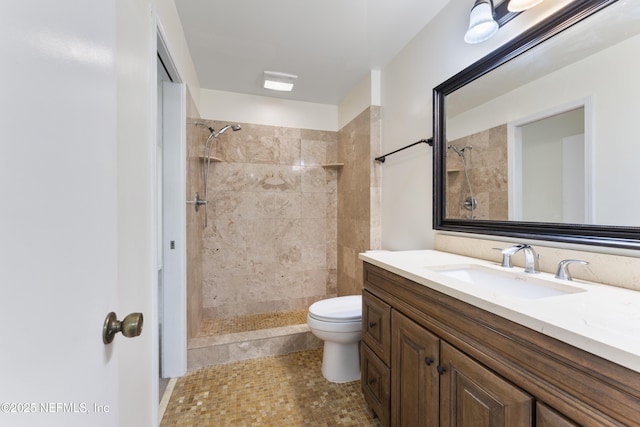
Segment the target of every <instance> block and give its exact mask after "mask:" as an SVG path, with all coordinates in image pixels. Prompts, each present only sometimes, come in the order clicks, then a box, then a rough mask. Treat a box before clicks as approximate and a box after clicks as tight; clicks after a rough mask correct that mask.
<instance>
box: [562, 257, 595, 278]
mask: <svg viewBox="0 0 640 427" xmlns="http://www.w3.org/2000/svg"><path fill="white" fill-rule="evenodd" d="M569 264H582V265H588V264H589V263H588V262H587V261H583V260H581V259H564V260H562V261H560V262H559V263H558V271H557V272H556V276H555V277H556V279H560V280H573V279H572V278H571V274H570V273H569Z"/></svg>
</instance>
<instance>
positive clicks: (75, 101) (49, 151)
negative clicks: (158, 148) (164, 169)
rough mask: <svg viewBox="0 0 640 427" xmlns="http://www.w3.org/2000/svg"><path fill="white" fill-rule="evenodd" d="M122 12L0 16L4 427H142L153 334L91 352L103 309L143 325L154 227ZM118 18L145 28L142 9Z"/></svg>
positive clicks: (76, 6) (30, 10) (69, 6)
mask: <svg viewBox="0 0 640 427" xmlns="http://www.w3.org/2000/svg"><path fill="white" fill-rule="evenodd" d="M129 3H133V2H129ZM141 3H142V2H141ZM120 5H124V2H117V5H116V2H84V1H71V0H62V1H58V2H3V4H2V6H1V7H0V54H1V55H2V58H3V59H4V60H5V61H6V66H4V67H1V68H0V85H1V87H0V93H2V97H0V99H1V101H0V135H1V138H0V141H1V142H0V144H1V145H0V150H1V152H0V242H1V244H0V289H1V290H2V295H1V296H0V320H1V323H0V324H1V325H2V331H1V332H0V340H1V344H0V345H1V348H0V378H2V386H1V387H0V425H3V426H4V425H7V426H12V427H16V426H44V425H46V426H54V427H56V426H65V427H66V426H88V425H91V426H105V427H106V426H118V425H120V426H128V425H138V426H147V425H151V424H152V422H151V421H152V419H153V404H152V400H153V398H154V396H153V388H152V387H150V384H151V381H152V380H151V376H150V374H151V372H153V359H152V358H151V357H150V355H151V352H152V348H153V346H152V341H153V338H152V337H153V334H151V333H150V331H149V330H143V334H142V336H141V337H139V338H136V339H126V338H124V337H122V336H121V335H120V334H118V336H116V337H115V340H114V342H113V343H112V344H111V345H105V344H104V343H103V342H102V327H103V323H104V320H105V316H106V314H107V313H108V312H110V311H115V312H116V313H117V314H118V318H119V319H122V318H123V316H124V315H125V314H127V312H129V311H140V312H143V314H144V315H145V317H147V318H150V319H152V318H153V312H152V311H150V310H149V307H150V305H149V303H145V301H146V300H149V301H150V300H152V299H153V294H152V290H151V289H152V287H151V285H152V282H151V281H150V279H151V272H152V268H151V267H152V263H151V262H150V260H151V258H152V255H151V251H150V248H151V247H152V246H151V245H150V242H151V240H150V238H149V236H151V230H149V231H144V230H141V231H136V230H137V228H138V227H139V226H140V224H142V225H143V226H144V227H147V225H148V224H152V223H153V216H152V215H151V214H150V211H151V209H148V208H149V207H150V206H151V202H150V197H151V196H150V194H151V192H150V191H149V190H150V189H151V188H152V186H151V185H150V180H149V176H152V175H150V174H149V173H148V172H149V168H148V167H147V166H146V165H148V164H151V161H150V159H151V158H152V157H149V154H150V153H151V152H152V148H150V144H149V141H150V140H149V138H148V135H149V134H150V129H149V124H150V123H151V121H150V120H149V114H148V111H149V106H148V105H146V110H138V113H137V115H136V113H131V112H130V111H128V110H127V111H125V109H124V108H123V105H124V103H125V102H126V101H131V100H132V99H134V100H135V97H136V95H138V94H139V93H140V90H142V91H147V92H148V91H149V87H139V86H137V85H133V86H135V87H137V89H135V90H133V91H132V90H128V89H129V88H126V87H122V86H121V83H125V84H126V83H127V82H123V81H122V80H121V76H120V75H119V74H118V73H117V72H116V71H117V70H116V67H117V66H118V65H119V63H118V61H119V60H120V58H119V55H121V54H123V53H124V52H123V53H121V52H120V51H119V49H116V44H117V43H119V42H120V39H119V37H120V33H119V30H120V27H119V26H120V25H126V24H127V23H122V24H121V23H120V21H119V18H120V13H121V12H125V11H121V9H120V7H119V6H120ZM132 11H133V12H135V13H136V14H137V15H131V14H129V12H132ZM143 13H144V14H143ZM126 14H128V15H129V16H130V17H131V18H129V19H131V20H133V16H143V17H144V19H145V20H144V21H142V22H143V23H145V22H148V21H149V18H148V16H149V9H148V7H144V6H138V5H133V6H129V9H128V10H126ZM137 24H138V25H140V22H139V21H138V22H137ZM131 27H133V26H131ZM142 27H144V25H142ZM140 31H145V32H148V30H147V29H145V30H140ZM144 37H145V38H146V41H145V40H144V38H143V39H140V43H139V45H138V46H140V45H144V46H145V47H144V49H145V54H146V49H148V46H149V43H148V39H149V37H148V36H146V35H145V36H144ZM135 46H136V45H135V44H134V45H132V47H131V48H130V49H133V48H134V47H135ZM138 58H139V57H138ZM141 68H145V67H141ZM134 73H136V71H132V72H131V75H130V77H131V78H130V79H129V81H136V80H137V78H136V76H139V75H141V74H142V73H144V74H145V75H149V74H150V73H149V70H148V69H144V70H141V71H140V73H139V74H135V75H134ZM146 78H147V82H148V77H146ZM137 81H138V83H139V80H137ZM143 81H144V80H143ZM136 90H137V92H136ZM127 92H129V95H125V94H126V93H127ZM146 100H149V98H148V97H147V98H146ZM141 103H142V102H141V101H137V104H136V103H134V104H133V105H128V108H132V111H135V109H136V107H138V106H139V104H141ZM145 111H146V113H145ZM129 113H130V114H129ZM141 119H142V124H138V123H136V120H141ZM134 134H135V135H138V136H141V137H142V138H141V139H138V140H135V139H133V138H131V136H132V135H134ZM145 136H146V138H145ZM136 150H137V151H136ZM127 155H129V156H128V157H127V158H126V159H125V158H124V157H123V156H127ZM133 163H138V166H139V167H138V168H137V169H135V171H134V168H133V167H131V164H133ZM134 174H137V175H134ZM133 176H136V178H137V181H135V180H134V179H132V178H133ZM129 184H130V185H129ZM139 188H143V191H146V192H143V193H142V194H138V196H139V197H140V200H141V201H136V199H134V198H130V197H129V196H130V194H129V193H128V192H129V191H135V190H137V189H139ZM146 200H149V202H148V203H147V202H146ZM149 228H150V229H152V226H151V227H149ZM145 320H146V319H145ZM156 370H157V365H156ZM121 377H128V381H126V382H125V381H123V380H121ZM131 385H133V386H132V387H130V386H131ZM126 390H131V392H130V393H129V392H127V391H126ZM156 399H157V394H156ZM156 401H157V400H156Z"/></svg>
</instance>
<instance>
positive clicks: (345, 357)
mask: <svg viewBox="0 0 640 427" xmlns="http://www.w3.org/2000/svg"><path fill="white" fill-rule="evenodd" d="M307 324H308V325H309V328H310V329H311V332H312V333H313V335H315V336H316V337H318V338H320V339H321V340H323V341H324V351H323V354H322V375H324V377H325V378H326V379H327V380H329V381H331V382H334V383H344V382H349V381H355V380H358V379H360V348H359V344H360V338H361V336H362V295H350V296H346V297H337V298H329V299H325V300H322V301H318V302H315V303H313V304H311V306H310V307H309V314H308V315H307Z"/></svg>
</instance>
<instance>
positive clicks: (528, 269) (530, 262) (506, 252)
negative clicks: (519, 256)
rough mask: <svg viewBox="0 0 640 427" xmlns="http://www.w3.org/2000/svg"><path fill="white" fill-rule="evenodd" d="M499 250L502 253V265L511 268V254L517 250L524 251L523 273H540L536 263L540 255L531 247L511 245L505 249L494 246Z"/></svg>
mask: <svg viewBox="0 0 640 427" xmlns="http://www.w3.org/2000/svg"><path fill="white" fill-rule="evenodd" d="M494 249H496V250H499V251H500V253H501V254H502V266H503V267H507V268H512V267H513V264H512V262H511V256H512V255H514V254H516V253H517V252H519V251H523V252H524V272H525V273H531V274H535V273H540V265H539V264H538V259H539V258H540V255H538V254H537V253H536V251H534V250H533V248H532V247H531V246H529V245H522V244H518V245H513V246H511V247H508V248H506V249H500V248H494Z"/></svg>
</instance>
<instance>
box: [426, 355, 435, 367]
mask: <svg viewBox="0 0 640 427" xmlns="http://www.w3.org/2000/svg"><path fill="white" fill-rule="evenodd" d="M424 363H426V364H427V366H431V364H432V363H433V359H432V358H431V357H425V358H424Z"/></svg>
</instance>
